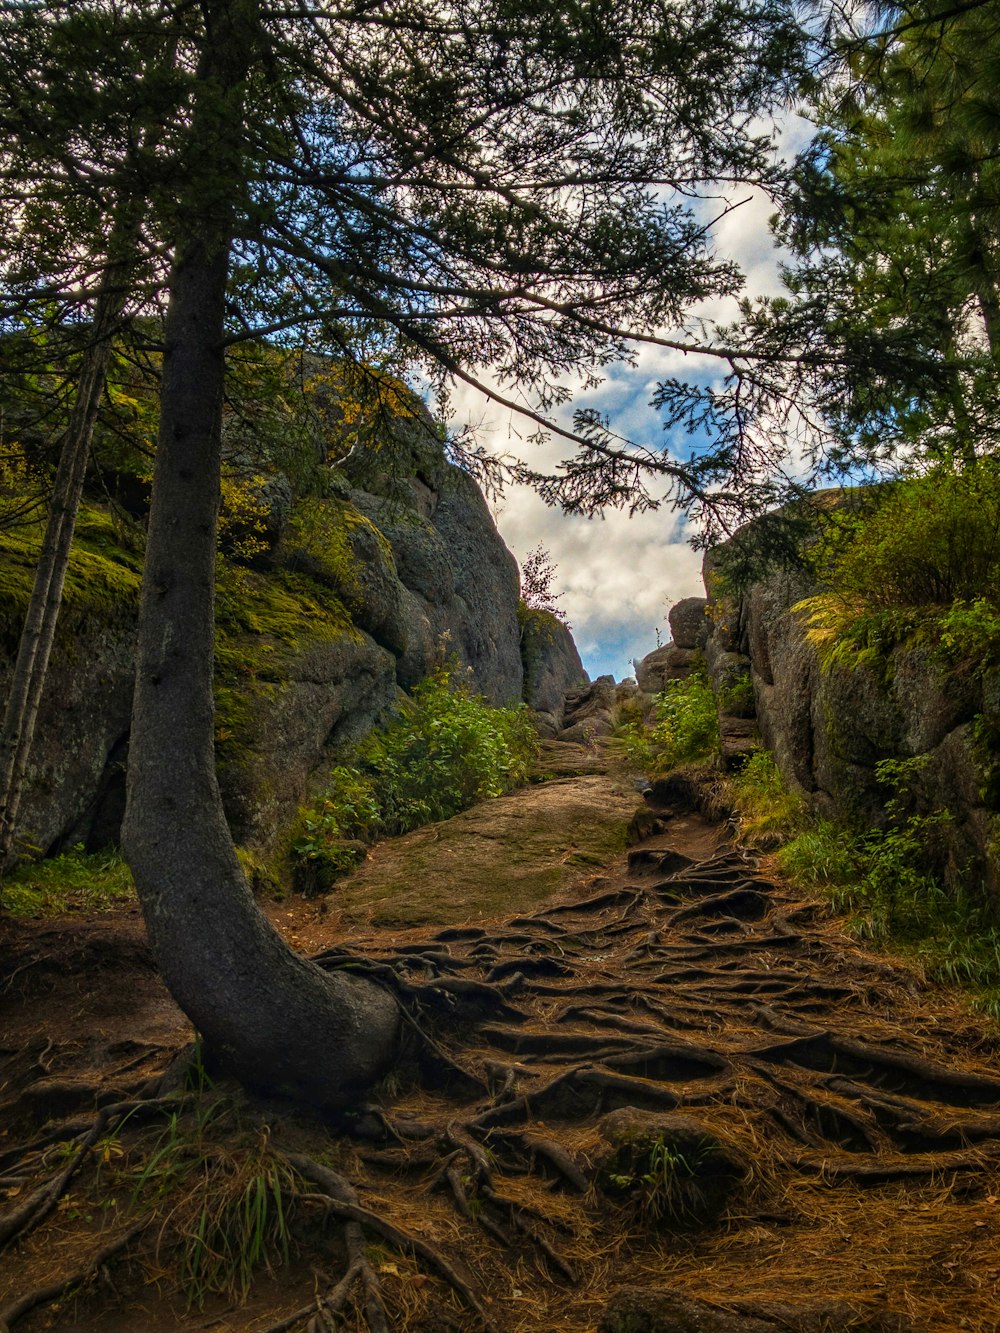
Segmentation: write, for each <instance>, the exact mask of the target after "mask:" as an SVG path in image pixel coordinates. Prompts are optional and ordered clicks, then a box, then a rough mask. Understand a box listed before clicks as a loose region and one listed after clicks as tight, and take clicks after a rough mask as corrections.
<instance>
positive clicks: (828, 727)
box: [705, 553, 1000, 906]
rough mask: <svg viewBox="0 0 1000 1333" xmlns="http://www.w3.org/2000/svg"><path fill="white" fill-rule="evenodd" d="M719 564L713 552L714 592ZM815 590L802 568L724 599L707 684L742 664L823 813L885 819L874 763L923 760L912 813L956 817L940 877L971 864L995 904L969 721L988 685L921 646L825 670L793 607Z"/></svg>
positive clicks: (780, 759) (787, 764)
mask: <svg viewBox="0 0 1000 1333" xmlns="http://www.w3.org/2000/svg"><path fill="white" fill-rule="evenodd" d="M717 561H718V556H717V554H715V555H713V554H712V553H709V557H708V558H707V559H706V564H705V577H706V587H708V588H709V589H710V591H711V589H712V587H713V583H714V569H715V567H716V565H717ZM818 591H819V589H818V588H817V587H815V586H813V585H810V584H809V582H808V581H807V580H806V579H805V578H804V577H803V576H802V575H801V574H789V573H787V572H780V573H773V574H770V575H768V576H766V577H762V578H761V579H760V580H759V581H758V582H756V583H754V584H753V585H752V586H751V587H750V588H749V589H747V590H746V591H745V592H744V593H743V595H742V596H741V597H740V598H738V599H728V600H727V599H722V600H720V602H719V605H718V608H717V611H716V613H714V614H713V617H712V625H713V629H712V633H711V635H710V637H709V640H708V642H707V644H706V649H705V655H706V660H707V662H708V666H709V673H710V676H711V678H712V680H713V684H714V685H715V686H716V688H717V689H718V690H722V691H724V690H725V688H726V686H727V684H728V685H729V686H730V688H731V687H732V685H733V682H734V680H735V681H738V679H739V674H740V672H743V673H749V679H750V681H751V682H752V686H753V696H754V704H755V708H756V715H757V724H758V727H759V731H760V736H761V740H762V743H763V744H764V745H765V746H766V747H767V748H768V749H769V750H771V751H772V753H773V754H774V757H775V760H776V762H777V764H778V767H779V768H780V769H781V771H782V773H783V774H784V776H785V779H786V780H787V781H788V782H790V784H791V785H792V786H793V787H794V788H796V789H798V790H800V791H802V792H803V793H805V794H806V795H807V796H808V797H809V800H810V802H811V804H812V806H813V808H814V809H815V810H816V811H817V813H820V814H822V815H826V816H836V817H840V818H845V819H848V820H857V821H860V822H862V823H866V824H873V823H874V824H878V823H880V822H882V821H884V819H885V817H886V815H885V806H886V800H887V799H888V798H889V797H890V796H891V795H892V793H891V791H890V790H889V789H888V788H887V787H886V786H885V784H884V783H882V782H879V780H878V778H877V777H876V771H875V770H876V765H877V764H878V763H879V762H880V761H881V760H884V759H900V760H906V759H913V758H918V757H922V758H923V761H924V762H923V767H922V768H921V771H920V776H919V783H918V793H917V795H918V803H919V809H920V810H921V811H922V812H924V813H930V812H932V811H935V810H940V809H948V810H950V811H951V813H952V816H953V823H952V827H951V829H950V830H949V832H948V835H947V851H946V859H947V865H946V866H945V867H944V869H945V871H946V873H957V872H958V871H959V870H960V869H961V868H962V867H963V866H966V865H969V864H971V865H973V866H974V867H978V873H980V874H981V876H982V879H983V882H984V883H985V885H986V886H987V889H988V890H989V891H990V893H991V894H992V895H993V896H994V897H996V898H998V900H1000V885H997V884H996V883H995V882H994V874H995V872H994V870H993V868H992V856H991V852H990V847H991V842H992V841H994V840H995V836H996V833H995V829H996V818H997V816H996V815H995V814H994V811H993V810H992V809H991V808H989V807H988V806H987V804H986V803H985V800H984V795H983V793H984V790H985V789H986V787H987V785H988V783H987V776H988V775H987V773H986V771H985V770H984V767H983V761H982V755H981V753H980V751H979V750H978V749H977V745H976V742H975V739H974V736H973V732H972V726H971V723H972V720H973V718H974V717H975V716H976V715H977V714H982V715H984V716H987V717H988V716H989V708H990V703H989V698H990V685H989V683H988V681H987V682H982V681H976V680H970V679H966V678H963V679H954V678H953V677H948V676H947V675H946V674H945V673H944V672H943V671H942V670H941V668H940V667H938V666H936V665H935V663H934V661H933V660H932V659H931V657H930V655H929V653H928V652H927V650H926V649H924V648H922V647H919V646H910V645H904V646H902V647H899V648H896V649H895V650H894V651H893V652H892V653H891V654H890V655H889V658H888V660H887V662H886V664H885V667H884V669H880V670H878V671H876V670H875V669H873V668H872V667H870V666H868V665H865V664H859V665H857V666H851V667H847V666H842V665H831V666H828V667H825V668H824V667H822V666H821V664H820V661H819V659H818V657H817V653H816V649H815V648H814V647H813V645H812V644H811V643H810V642H809V641H808V639H807V637H806V629H807V627H806V625H805V624H804V622H803V617H802V615H801V614H799V613H796V612H795V611H794V610H793V607H794V606H795V605H796V604H797V603H798V602H799V601H801V600H803V599H804V598H806V597H808V596H811V595H814V594H815V593H817V592H818ZM720 697H724V695H722V696H720ZM998 906H1000V901H998Z"/></svg>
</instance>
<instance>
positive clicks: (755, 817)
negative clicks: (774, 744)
mask: <svg viewBox="0 0 1000 1333" xmlns="http://www.w3.org/2000/svg"><path fill="white" fill-rule="evenodd" d="M730 792H731V797H732V804H733V805H734V807H735V811H736V816H737V819H738V820H739V827H740V833H741V835H742V837H743V838H745V839H746V841H748V842H750V843H751V844H753V845H754V846H758V847H775V846H777V845H778V844H780V843H782V842H785V841H787V839H789V838H790V837H793V836H794V835H795V834H797V833H798V832H799V830H800V829H801V828H802V826H803V824H804V823H805V821H806V819H807V816H808V806H807V804H806V800H805V797H804V796H803V795H802V794H801V793H800V792H793V791H791V790H790V788H789V787H788V785H787V784H786V782H785V780H784V778H783V777H782V775H781V770H780V769H779V768H778V765H777V764H776V763H775V760H774V756H773V755H772V754H771V752H770V751H769V750H754V751H753V753H752V754H750V755H749V756H748V757H747V759H746V762H745V763H744V764H743V767H742V768H741V769H740V770H739V772H738V773H735V774H734V775H733V777H732V778H731V780H730Z"/></svg>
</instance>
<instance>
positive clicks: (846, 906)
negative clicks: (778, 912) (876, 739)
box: [728, 750, 1000, 1018]
mask: <svg viewBox="0 0 1000 1333" xmlns="http://www.w3.org/2000/svg"><path fill="white" fill-rule="evenodd" d="M926 762H927V761H926V757H925V756H917V757H916V758H911V759H888V760H884V761H883V762H882V763H881V764H879V765H878V766H877V768H876V773H877V776H878V778H879V780H880V781H881V782H882V783H883V784H884V785H885V787H886V791H887V799H886V814H887V816H888V822H887V823H886V825H885V826H884V827H880V828H877V829H856V828H851V827H849V826H848V825H846V824H844V823H840V822H836V821H834V820H830V819H816V818H814V817H813V816H812V815H811V814H810V812H809V808H808V805H807V803H806V801H805V799H804V798H803V797H801V796H798V795H795V794H793V793H791V792H789V791H788V789H787V787H786V786H785V783H784V781H783V779H782V777H781V774H780V772H779V770H778V768H777V765H776V764H775V762H774V759H773V757H772V756H771V755H769V754H768V753H767V751H764V750H760V751H757V752H755V753H754V754H753V755H751V757H750V759H749V760H748V761H747V762H746V764H745V765H744V767H743V769H742V770H741V771H740V772H739V773H738V774H735V775H734V776H733V777H732V778H730V779H729V780H728V800H729V803H730V804H731V805H732V807H733V809H734V810H735V812H736V816H737V819H738V821H739V827H740V833H741V836H742V837H743V838H744V839H745V840H746V841H748V842H750V843H751V844H753V845H756V846H762V847H766V848H771V847H775V846H776V847H777V857H778V864H779V865H780V866H781V869H782V871H783V872H784V873H785V874H786V875H787V876H788V878H789V879H790V880H792V881H793V883H796V884H798V885H801V886H802V887H804V888H808V889H816V890H819V891H820V892H821V893H822V894H823V895H824V897H826V898H827V899H828V900H829V902H830V905H831V907H832V908H833V910H834V911H835V912H838V913H843V914H845V915H847V916H848V918H849V921H850V925H851V928H852V929H853V930H854V932H855V933H856V934H858V935H859V936H861V937H863V938H866V939H869V940H871V941H873V942H874V943H877V944H881V945H891V946H893V947H895V948H899V949H902V950H903V951H904V952H906V953H908V954H910V955H911V956H913V957H915V958H916V959H917V960H918V961H919V962H920V963H921V965H922V966H923V967H924V969H925V971H926V973H927V974H928V976H930V977H932V978H935V979H938V980H942V981H947V982H951V983H954V984H957V985H962V986H965V987H967V988H971V989H972V991H973V992H974V995H973V999H974V1003H976V1004H977V1005H978V1006H979V1007H980V1008H981V1009H984V1010H985V1011H986V1012H988V1013H990V1014H991V1015H992V1016H993V1017H996V1018H1000V930H998V928H997V926H996V924H995V923H994V922H993V921H992V920H991V918H990V915H989V912H988V910H987V908H986V906H985V904H984V903H983V902H982V901H981V899H979V898H977V897H976V896H975V895H974V894H973V892H972V891H971V889H970V888H969V887H968V886H967V885H966V884H965V883H964V882H963V879H962V876H961V875H959V876H957V877H954V876H953V880H955V881H956V882H949V884H948V886H947V888H946V887H945V885H944V883H943V879H942V875H941V866H942V865H943V862H944V860H945V847H944V844H945V842H946V840H947V833H948V830H949V826H950V823H951V815H950V814H949V813H948V811H946V810H936V811H931V812H930V813H920V812H919V808H920V805H921V803H922V794H921V782H922V774H923V770H924V767H925V765H926ZM925 799H926V793H924V794H923V800H925Z"/></svg>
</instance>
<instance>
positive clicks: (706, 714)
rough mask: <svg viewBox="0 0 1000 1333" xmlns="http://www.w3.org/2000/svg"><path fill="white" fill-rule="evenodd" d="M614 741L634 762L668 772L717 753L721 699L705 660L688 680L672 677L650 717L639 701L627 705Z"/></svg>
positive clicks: (620, 718) (653, 770) (629, 759)
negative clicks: (712, 683) (714, 690)
mask: <svg viewBox="0 0 1000 1333" xmlns="http://www.w3.org/2000/svg"><path fill="white" fill-rule="evenodd" d="M612 740H613V747H614V749H615V750H616V751H617V752H618V753H619V754H620V755H621V756H622V757H623V758H624V759H625V761H626V762H627V763H628V764H629V765H631V766H634V767H637V768H640V769H642V770H643V771H645V772H647V773H659V772H666V771H667V770H668V769H671V768H676V767H677V766H678V765H680V764H690V763H696V762H697V761H699V760H703V759H707V758H709V757H710V756H711V755H714V754H716V753H717V752H718V748H719V714H718V703H717V701H716V697H715V694H714V692H713V690H712V686H711V684H710V683H709V680H708V674H707V672H706V671H705V668H704V665H703V664H702V665H700V666H696V667H695V668H694V669H693V670H692V672H691V674H690V675H689V676H687V677H686V678H685V679H684V680H671V681H667V683H666V689H665V690H664V691H663V692H662V693H661V694H658V695H657V696H656V699H655V701H654V703H653V708H652V713H651V715H650V717H649V718H645V717H643V715H642V713H641V711H640V710H639V709H638V708H636V707H635V706H634V705H633V706H632V707H631V708H629V707H626V708H625V710H624V711H623V713H622V715H621V716H620V717H619V720H618V722H617V724H616V727H615V731H614V735H613V738H612Z"/></svg>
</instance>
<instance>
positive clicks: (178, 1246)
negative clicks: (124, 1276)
mask: <svg viewBox="0 0 1000 1333" xmlns="http://www.w3.org/2000/svg"><path fill="white" fill-rule="evenodd" d="M298 1184H299V1182H298V1178H297V1177H296V1174H295V1172H294V1171H293V1169H292V1168H291V1167H290V1166H289V1165H288V1163H287V1162H286V1161H285V1159H284V1158H283V1157H281V1156H279V1155H278V1154H276V1153H274V1152H272V1151H271V1149H270V1147H269V1133H268V1130H267V1128H266V1127H257V1128H256V1129H246V1128H244V1127H243V1126H242V1125H241V1124H240V1121H239V1117H238V1115H237V1114H236V1113H235V1111H234V1109H233V1107H232V1106H231V1104H229V1103H228V1102H227V1101H226V1100H225V1099H223V1098H219V1097H213V1096H212V1095H211V1090H210V1089H208V1090H207V1091H206V1092H205V1093H204V1094H203V1095H202V1096H201V1097H200V1098H199V1101H198V1104H197V1110H196V1112H195V1113H194V1114H192V1115H187V1116H184V1117H181V1116H180V1115H179V1114H177V1113H174V1114H173V1115H172V1116H171V1117H170V1120H169V1122H168V1124H167V1126H166V1128H165V1129H164V1130H163V1131H162V1133H161V1134H160V1136H159V1138H158V1140H156V1141H155V1143H154V1147H153V1151H152V1152H151V1153H150V1155H149V1157H148V1158H147V1160H146V1161H145V1163H144V1164H143V1166H142V1167H141V1169H139V1170H138V1171H135V1172H133V1184H132V1194H133V1200H134V1201H135V1202H137V1203H139V1202H141V1203H143V1204H145V1205H147V1206H148V1205H150V1204H152V1205H153V1206H154V1207H155V1208H156V1209H157V1210H158V1212H159V1213H160V1215H161V1217H162V1222H161V1225H160V1229H159V1240H158V1250H157V1256H156V1257H157V1264H158V1267H159V1269H160V1271H161V1272H172V1273H174V1274H175V1277H176V1285H177V1288H178V1290H180V1291H181V1292H182V1293H183V1295H184V1297H185V1299H186V1300H187V1303H188V1305H189V1306H194V1307H197V1308H198V1309H201V1308H202V1307H203V1306H204V1303H205V1300H206V1298H207V1297H208V1296H209V1295H223V1296H226V1297H227V1298H228V1299H230V1300H232V1301H238V1302H244V1301H246V1299H247V1297H248V1295H249V1294H250V1288H251V1286H252V1284H253V1280H254V1277H255V1275H256V1274H257V1273H258V1272H259V1271H260V1270H261V1269H264V1270H266V1271H267V1272H269V1273H270V1272H273V1270H274V1269H275V1268H276V1267H277V1266H278V1265H280V1264H283V1263H286V1262H287V1261H288V1258H289V1254H290V1252H291V1245H292V1236H291V1228H290V1217H289V1209H288V1205H287V1203H286V1199H287V1198H288V1197H289V1196H291V1195H293V1194H294V1193H295V1192H296V1190H297V1188H298Z"/></svg>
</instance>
